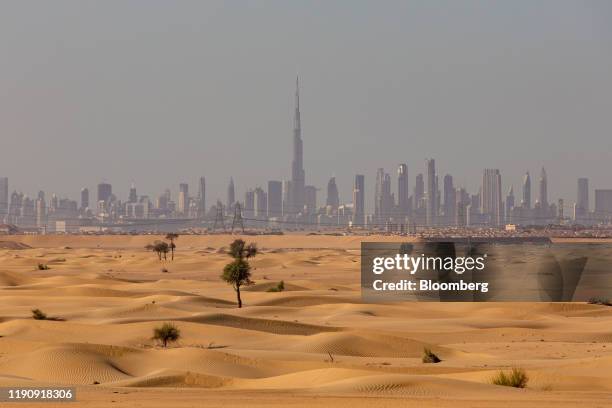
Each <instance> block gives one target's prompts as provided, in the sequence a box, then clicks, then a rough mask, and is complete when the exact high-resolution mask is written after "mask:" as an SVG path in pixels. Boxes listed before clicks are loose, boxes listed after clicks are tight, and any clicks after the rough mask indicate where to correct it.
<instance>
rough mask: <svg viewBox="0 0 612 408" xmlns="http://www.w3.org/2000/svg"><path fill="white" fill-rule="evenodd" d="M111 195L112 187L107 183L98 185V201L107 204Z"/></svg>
mask: <svg viewBox="0 0 612 408" xmlns="http://www.w3.org/2000/svg"><path fill="white" fill-rule="evenodd" d="M112 195H113V186H111V185H110V184H108V183H100V184H98V201H104V202H105V203H108V202H109V201H110V198H111V196H112Z"/></svg>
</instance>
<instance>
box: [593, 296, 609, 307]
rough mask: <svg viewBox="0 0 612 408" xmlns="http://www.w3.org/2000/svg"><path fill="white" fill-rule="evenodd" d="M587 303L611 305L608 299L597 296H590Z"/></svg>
mask: <svg viewBox="0 0 612 408" xmlns="http://www.w3.org/2000/svg"><path fill="white" fill-rule="evenodd" d="M589 304H590V305H602V306H612V302H610V299H605V298H599V297H592V298H590V299H589Z"/></svg>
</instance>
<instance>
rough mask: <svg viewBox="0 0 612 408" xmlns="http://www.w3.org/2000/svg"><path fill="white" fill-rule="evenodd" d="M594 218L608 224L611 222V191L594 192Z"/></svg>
mask: <svg viewBox="0 0 612 408" xmlns="http://www.w3.org/2000/svg"><path fill="white" fill-rule="evenodd" d="M595 218H596V219H597V221H600V222H608V223H609V222H610V221H611V220H612V190H595Z"/></svg>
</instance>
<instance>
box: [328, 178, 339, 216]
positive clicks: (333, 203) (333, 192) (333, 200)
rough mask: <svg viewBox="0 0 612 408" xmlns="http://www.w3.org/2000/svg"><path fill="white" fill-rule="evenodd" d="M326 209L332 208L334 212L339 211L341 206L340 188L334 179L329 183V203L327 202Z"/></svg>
mask: <svg viewBox="0 0 612 408" xmlns="http://www.w3.org/2000/svg"><path fill="white" fill-rule="evenodd" d="M325 206H326V207H331V209H332V212H333V213H335V212H336V211H338V207H339V206H340V195H339V194H338V186H337V185H336V178H335V177H332V178H330V179H329V182H328V183H327V201H326V202H325Z"/></svg>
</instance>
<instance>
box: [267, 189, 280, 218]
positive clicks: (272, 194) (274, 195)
mask: <svg viewBox="0 0 612 408" xmlns="http://www.w3.org/2000/svg"><path fill="white" fill-rule="evenodd" d="M282 215H283V183H282V182H280V181H275V180H271V181H268V217H270V218H280V217H282Z"/></svg>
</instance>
